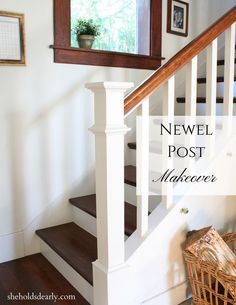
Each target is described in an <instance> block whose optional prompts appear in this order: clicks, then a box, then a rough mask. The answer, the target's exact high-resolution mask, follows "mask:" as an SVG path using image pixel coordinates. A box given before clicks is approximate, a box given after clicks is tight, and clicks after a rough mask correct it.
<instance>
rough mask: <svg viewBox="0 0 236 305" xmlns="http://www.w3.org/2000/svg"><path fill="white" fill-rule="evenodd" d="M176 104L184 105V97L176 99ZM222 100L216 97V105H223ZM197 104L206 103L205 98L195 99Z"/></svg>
mask: <svg viewBox="0 0 236 305" xmlns="http://www.w3.org/2000/svg"><path fill="white" fill-rule="evenodd" d="M176 100H177V102H178V103H185V97H177V99H176ZM223 100H224V98H223V97H221V96H218V97H217V98H216V103H219V104H221V103H223ZM197 103H206V98H205V97H197ZM234 103H236V97H234Z"/></svg>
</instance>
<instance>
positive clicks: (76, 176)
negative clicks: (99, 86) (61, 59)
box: [0, 76, 95, 259]
mask: <svg viewBox="0 0 236 305" xmlns="http://www.w3.org/2000/svg"><path fill="white" fill-rule="evenodd" d="M90 77H92V76H90ZM90 77H89V76H88V79H87V80H88V81H89V78H90ZM29 112H30V111H27V109H26V110H25V111H21V112H20V111H19V112H15V113H11V114H9V115H8V116H7V120H6V122H7V123H6V124H7V125H6V133H7V139H8V147H7V149H6V153H5V154H4V155H3V159H4V160H6V162H5V163H6V164H7V167H6V169H5V171H6V172H7V173H8V176H9V179H8V181H7V182H6V181H5V183H4V185H3V186H4V189H5V192H6V189H7V193H8V194H6V196H5V198H2V203H3V205H2V206H1V213H0V215H1V221H0V238H1V237H3V236H6V235H11V234H15V233H16V232H22V231H23V232H24V233H23V234H22V235H23V238H24V253H25V254H31V253H33V252H37V251H38V249H39V248H38V245H37V242H36V241H35V237H34V230H35V229H38V228H41V227H44V226H51V225H55V224H58V223H63V222H66V221H70V220H72V215H71V211H70V209H69V204H68V202H67V201H68V199H69V197H70V196H76V195H77V196H79V195H85V194H89V193H92V192H94V184H95V183H94V177H93V176H94V174H93V172H94V144H93V135H92V134H90V133H89V131H88V128H89V127H91V125H92V120H93V104H92V103H91V102H88V94H87V92H86V91H85V89H84V87H83V85H80V84H79V85H78V84H76V85H75V86H74V87H73V88H71V90H70V91H68V92H67V93H65V94H64V95H63V96H62V97H60V98H59V99H58V100H55V101H54V102H51V103H49V107H48V108H46V109H44V110H43V111H42V112H40V113H39V114H37V115H36V116H35V117H34V118H33V119H31V120H30V121H29ZM14 246H15V245H14V244H12V245H11V253H12V252H14V249H13V248H14ZM15 252H17V250H16V251H15ZM16 256H17V254H16ZM11 258H12V257H11ZM9 259H10V258H9Z"/></svg>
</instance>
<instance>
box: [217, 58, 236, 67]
mask: <svg viewBox="0 0 236 305" xmlns="http://www.w3.org/2000/svg"><path fill="white" fill-rule="evenodd" d="M234 63H235V64H236V58H235V59H234ZM224 64H225V60H224V59H219V60H217V65H218V66H223V65H224Z"/></svg>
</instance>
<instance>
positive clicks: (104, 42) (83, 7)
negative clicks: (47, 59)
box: [52, 0, 162, 69]
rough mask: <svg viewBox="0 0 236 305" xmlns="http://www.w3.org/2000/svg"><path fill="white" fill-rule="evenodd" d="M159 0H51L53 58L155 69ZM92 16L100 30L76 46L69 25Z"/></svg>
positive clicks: (158, 56)
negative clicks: (88, 44)
mask: <svg viewBox="0 0 236 305" xmlns="http://www.w3.org/2000/svg"><path fill="white" fill-rule="evenodd" d="M161 2H162V0H54V45H53V46H52V47H53V48H54V57H55V62H61V63H73V64H88V65H99V66H113V67H127V68H139V69H156V68H158V67H159V66H160V65H161V59H162V58H161V8H162V5H161V4H162V3H161ZM80 17H82V18H92V19H93V20H94V21H96V22H98V23H99V24H100V26H101V30H102V31H101V32H102V34H101V35H100V36H99V39H96V40H95V42H94V45H93V49H91V50H85V49H79V48H78V45H77V40H76V37H75V35H74V34H73V32H72V31H71V29H72V28H73V27H74V23H75V22H76V20H77V19H78V18H80Z"/></svg>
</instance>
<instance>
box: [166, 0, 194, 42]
mask: <svg viewBox="0 0 236 305" xmlns="http://www.w3.org/2000/svg"><path fill="white" fill-rule="evenodd" d="M188 20H189V3H187V2H184V1H181V0H168V9H167V32H168V33H171V34H175V35H179V36H185V37H187V36H188Z"/></svg>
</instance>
